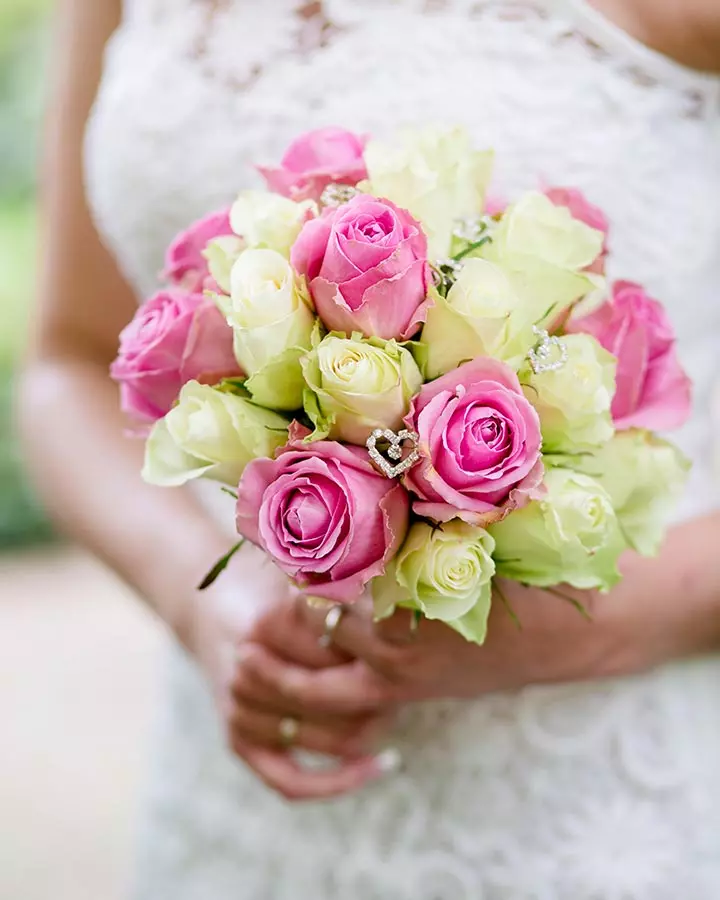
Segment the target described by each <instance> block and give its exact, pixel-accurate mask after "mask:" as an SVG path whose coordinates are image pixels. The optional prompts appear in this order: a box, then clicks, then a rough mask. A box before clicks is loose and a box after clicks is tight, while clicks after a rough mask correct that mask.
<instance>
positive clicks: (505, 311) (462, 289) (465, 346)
mask: <svg viewBox="0 0 720 900" xmlns="http://www.w3.org/2000/svg"><path fill="white" fill-rule="evenodd" d="M534 321H535V320H534V317H533V310H532V309H529V308H528V307H527V306H526V305H525V304H524V303H523V302H522V300H521V299H520V298H519V297H518V295H517V294H516V292H515V290H514V289H513V286H512V284H511V282H510V279H509V278H508V277H507V275H506V273H505V272H503V270H502V269H501V268H500V267H499V266H496V265H494V264H493V263H490V262H487V260H484V259H469V260H467V262H466V263H465V264H464V266H463V268H462V270H461V272H460V275H459V276H458V279H457V281H456V282H455V284H454V285H453V286H452V288H451V289H450V291H449V293H448V295H447V297H445V298H443V297H441V296H440V295H439V294H438V295H436V296H435V303H434V305H433V306H432V307H431V308H430V310H429V312H428V317H427V324H426V325H425V328H424V329H423V332H422V336H421V338H420V341H421V343H423V344H425V345H426V346H427V352H428V362H427V369H428V371H427V374H428V377H429V378H437V376H438V375H444V374H445V373H446V372H449V371H450V370H451V369H454V368H456V367H457V366H458V365H459V364H460V363H461V362H464V361H466V360H469V359H475V357H477V356H492V357H494V358H495V359H500V360H502V361H503V362H506V363H507V364H508V365H509V366H511V367H512V368H513V369H515V370H517V369H519V368H520V366H521V365H522V363H523V361H524V359H525V357H526V356H527V353H528V351H529V349H530V348H531V347H532V346H533V344H534V343H535V341H536V338H535V336H534V333H533V325H534Z"/></svg>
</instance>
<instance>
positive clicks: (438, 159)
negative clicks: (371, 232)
mask: <svg viewBox="0 0 720 900" xmlns="http://www.w3.org/2000/svg"><path fill="white" fill-rule="evenodd" d="M492 160H493V154H492V153H491V152H489V151H486V152H478V151H476V150H474V149H473V146H472V142H471V139H470V135H469V134H468V132H467V131H466V130H465V129H463V128H453V129H441V128H425V129H421V130H417V131H407V132H405V133H403V134H401V135H400V136H399V138H398V140H397V141H394V142H389V143H384V142H380V141H370V142H369V143H368V145H367V147H366V148H365V162H366V164H367V169H368V173H369V181H368V183H367V185H364V187H366V188H367V189H369V192H370V193H372V194H373V195H374V196H376V197H386V198H387V199H388V200H392V202H393V203H395V204H397V205H398V206H400V207H402V208H403V209H407V210H409V211H410V212H411V213H412V214H413V215H414V216H415V217H416V218H417V219H419V220H420V222H421V224H422V226H423V229H424V231H425V233H426V234H427V236H428V241H429V248H430V256H431V258H436V259H439V258H442V257H446V256H447V255H448V253H449V252H450V247H451V244H452V234H453V231H454V229H455V228H456V227H457V225H458V221H459V220H460V219H463V218H469V217H476V216H479V215H480V214H481V213H482V210H483V205H484V202H485V189H486V187H487V184H488V182H489V180H490V173H491V169H492Z"/></svg>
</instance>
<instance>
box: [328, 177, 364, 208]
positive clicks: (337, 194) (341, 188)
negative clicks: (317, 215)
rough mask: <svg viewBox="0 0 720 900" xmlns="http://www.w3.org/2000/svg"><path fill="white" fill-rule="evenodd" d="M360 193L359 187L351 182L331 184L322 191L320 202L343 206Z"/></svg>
mask: <svg viewBox="0 0 720 900" xmlns="http://www.w3.org/2000/svg"><path fill="white" fill-rule="evenodd" d="M359 193H360V191H359V190H358V189H357V188H354V187H352V185H349V184H335V183H333V184H329V185H328V186H327V187H326V188H325V190H324V191H323V192H322V195H321V197H320V203H321V205H322V206H342V205H343V204H344V203H349V202H350V200H352V198H353V197H355V196H357V195H358V194H359Z"/></svg>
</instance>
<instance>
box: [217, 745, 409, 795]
mask: <svg viewBox="0 0 720 900" xmlns="http://www.w3.org/2000/svg"><path fill="white" fill-rule="evenodd" d="M233 750H234V751H235V753H237V755H238V756H240V757H241V758H242V759H243V760H244V761H245V762H246V763H247V765H248V766H249V767H250V768H251V769H252V770H253V771H254V772H255V773H256V775H258V777H259V778H260V779H261V780H262V781H263V782H264V783H265V784H266V785H267V786H268V787H269V788H271V789H272V790H274V791H276V792H277V793H279V794H280V795H281V796H283V797H285V799H286V800H291V801H301V800H325V799H328V798H330V797H337V796H341V795H343V794H349V793H352V792H353V791H357V790H360V788H362V787H364V786H365V785H366V784H368V783H369V782H371V781H375V780H377V779H378V778H382V777H383V776H385V775H387V774H389V773H390V772H392V771H397V769H398V767H399V761H400V760H399V757H398V755H397V754H396V753H395V751H386V752H385V753H381V754H380V755H379V756H376V757H364V758H362V759H357V760H351V761H348V762H345V763H341V764H339V765H338V766H337V767H335V768H332V769H322V770H315V769H313V770H310V769H304V768H303V767H302V766H301V765H300V764H299V763H298V762H297V760H295V759H294V758H293V757H292V755H291V754H290V753H288V752H287V751H280V750H273V749H270V748H267V747H262V746H259V745H257V744H252V743H249V742H247V741H244V740H238V739H236V740H235V741H234V742H233Z"/></svg>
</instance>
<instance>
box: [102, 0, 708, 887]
mask: <svg viewBox="0 0 720 900" xmlns="http://www.w3.org/2000/svg"><path fill="white" fill-rule="evenodd" d="M719 85H720V81H718V79H715V78H712V77H709V76H704V75H701V74H699V73H694V72H692V71H690V70H687V69H685V68H683V67H682V66H679V65H676V64H674V63H671V62H670V61H668V60H666V59H665V58H663V57H661V56H659V55H658V54H656V53H654V52H653V51H651V50H649V49H647V48H644V47H641V46H640V45H638V44H637V43H636V42H634V41H632V39H630V38H628V37H627V36H625V35H623V34H622V33H621V32H619V31H618V30H617V29H616V28H614V26H612V25H610V23H608V22H607V21H606V20H604V19H603V18H602V17H601V16H599V14H597V13H594V12H593V11H592V10H590V9H589V7H587V6H586V5H585V3H583V2H582V0H545V2H538V0H525V2H511V0H506V2H492V0H363V2H362V3H360V2H358V0H326V2H324V3H319V2H307V3H302V2H296V0H265V2H264V3H262V4H260V3H256V2H254V0H135V2H133V3H128V4H127V7H126V12H125V17H124V22H123V24H122V26H121V28H120V29H119V30H118V32H117V33H116V35H115V36H114V38H113V40H112V42H111V44H110V46H109V49H108V55H107V62H106V70H105V76H104V79H103V83H102V85H101V89H100V93H99V96H98V100H97V103H96V106H95V110H94V113H93V116H92V118H91V121H90V124H89V129H88V135H87V182H88V193H89V197H90V201H91V204H92V206H93V208H94V211H95V215H96V219H97V221H98V224H99V226H100V228H101V230H102V231H103V234H104V236H105V238H106V240H107V241H108V243H109V244H110V246H111V247H112V248H113V249H114V251H115V253H116V255H117V258H118V260H119V262H120V264H121V266H122V268H123V270H124V271H125V273H126V274H127V276H128V278H129V279H130V281H131V282H132V283H133V284H134V285H135V287H136V288H137V291H138V294H139V295H143V294H146V293H148V292H150V291H152V290H153V289H154V287H155V284H156V273H157V272H158V271H159V270H160V269H161V266H162V256H163V251H164V248H165V246H166V245H167V244H168V242H169V240H170V239H171V237H172V236H173V235H174V233H175V232H176V231H177V230H179V229H180V228H181V227H183V226H184V225H185V224H187V222H188V221H190V220H191V219H192V218H194V217H196V216H199V215H201V214H203V213H204V212H206V211H207V210H208V209H212V208H215V207H216V206H218V205H220V204H222V203H226V202H229V201H230V200H231V198H232V196H233V194H234V193H235V192H236V191H237V190H238V189H239V188H241V187H243V186H247V185H250V184H253V183H255V182H256V180H257V176H255V175H254V173H253V169H252V166H253V164H254V163H258V162H269V161H274V160H277V158H278V157H279V155H280V154H281V152H282V150H283V148H284V146H285V145H286V144H287V143H288V142H289V140H291V139H292V138H293V137H295V136H296V135H297V134H298V133H300V132H301V131H304V130H307V129H308V128H312V127H318V126H321V125H327V124H339V125H345V126H347V127H351V128H354V129H356V130H358V131H361V132H369V133H375V134H379V135H383V134H386V133H387V132H389V131H391V130H394V129H395V128H396V127H398V126H402V125H404V124H417V123H418V122H421V121H427V120H429V121H433V122H440V123H442V122H446V123H453V124H454V123H457V122H462V123H464V124H466V125H467V126H468V127H469V128H470V129H471V130H472V132H473V134H474V136H475V139H476V141H477V143H478V144H479V145H480V146H483V145H486V146H494V147H495V148H496V150H497V163H498V165H497V176H496V177H497V181H496V184H495V185H494V190H495V192H496V193H498V194H501V195H504V196H507V197H512V196H513V195H514V194H516V193H517V192H518V191H520V190H523V189H526V188H529V187H535V186H536V185H537V183H538V179H541V181H544V182H547V183H554V184H572V185H576V186H578V187H580V188H582V189H583V190H584V191H585V192H586V193H587V194H588V196H589V198H590V199H591V200H593V201H594V202H597V203H598V204H600V205H602V206H603V208H604V209H605V210H606V211H607V212H608V215H609V217H610V220H611V222H612V228H613V231H612V235H611V240H612V244H613V250H614V260H613V265H614V267H615V268H614V271H613V272H612V273H611V275H612V276H614V277H624V278H631V279H636V280H639V281H642V282H644V283H645V284H646V285H647V286H648V288H649V289H650V290H651V291H652V292H654V293H655V294H656V295H657V296H658V297H660V298H662V299H663V301H664V302H666V303H667V305H668V309H669V312H670V314H671V316H672V317H673V318H674V320H675V324H676V326H677V329H678V333H679V337H680V350H681V353H682V355H683V357H684V361H685V363H686V365H687V367H688V369H689V371H690V374H691V376H692V377H693V379H694V381H695V385H696V389H695V394H696V397H695V414H694V417H693V419H692V421H691V422H690V424H689V425H688V426H687V428H686V429H685V430H684V431H683V433H682V434H681V435H680V442H681V444H682V446H683V449H684V450H685V452H686V453H687V454H688V455H689V456H690V457H691V458H692V459H693V461H694V464H695V469H694V475H693V480H692V483H691V486H690V490H689V491H688V495H687V498H686V502H685V506H684V508H683V510H682V511H681V515H682V516H693V515H698V514H700V513H702V512H703V511H705V510H707V509H709V508H712V507H713V506H716V505H717V503H718V497H717V493H714V489H713V487H712V485H713V465H714V458H715V454H716V450H714V449H713V448H714V447H717V443H714V435H713V428H714V427H716V426H714V425H713V418H712V416H711V413H710V409H711V403H712V402H713V399H712V398H713V396H716V387H715V386H716V384H717V382H718V380H720V367H719V366H718V363H717V362H716V358H717V347H718V339H719V337H720V304H719V303H718V300H717V297H718V285H719V284H720V260H718V256H717V247H718V246H720V204H719V203H718V202H717V200H718V198H720V154H719V153H718V149H719V144H720V138H719V137H718V134H719V127H718V125H719V121H720V116H719V115H718V113H719V111H720V102H719V99H718V98H719V97H720V89H719ZM678 602H682V598H679V599H678ZM171 655H172V660H171V663H170V667H169V683H168V688H167V692H168V705H167V707H166V708H165V709H164V711H163V717H162V721H161V723H160V734H159V736H158V745H157V747H158V749H157V766H156V774H155V777H154V780H153V782H152V785H151V791H150V796H149V798H148V806H147V816H146V820H145V827H144V832H143V836H142V840H141V842H140V847H141V858H140V866H139V872H138V881H137V892H136V898H137V900H166V898H167V900H170V898H172V900H196V898H202V900H204V898H206V897H212V898H213V900H231V898H232V900H238V898H244V897H247V898H252V900H290V898H293V900H298V898H304V897H306V896H313V897H315V898H316V900H330V898H333V900H334V898H339V897H341V898H343V900H374V898H381V900H390V898H392V900H677V898H679V897H682V898H685V897H687V898H688V900H716V898H717V897H718V896H720V819H719V818H718V810H719V809H720V774H719V773H718V770H717V760H718V759H719V758H720V704H718V702H717V684H718V683H719V678H720V660H719V659H717V658H708V659H702V660H698V661H695V662H688V663H682V664H674V665H672V666H667V667H663V668H661V669H659V670H657V671H655V672H650V673H647V674H645V675H642V676H639V677H637V678H632V679H622V680H617V681H612V682H607V683H602V684H589V685H568V686H562V687H542V688H538V687H536V688H530V689H527V690H525V691H522V692H519V693H517V694H512V695H499V696H491V697H487V698H483V699H481V700H478V701H474V702H471V703H433V704H426V705H422V706H418V707H415V708H412V709H409V710H407V711H406V712H405V714H404V719H403V722H402V723H401V726H400V728H399V730H398V734H397V735H396V739H395V740H396V743H397V744H398V746H399V747H400V748H401V750H402V751H403V753H404V756H405V759H406V762H407V767H406V770H405V771H404V772H403V773H402V774H401V775H398V776H394V777H392V778H390V779H388V780H386V781H384V782H382V783H380V784H377V785H376V786H374V787H372V788H370V789H368V790H366V791H364V792H363V793H362V794H359V795H357V796H354V797H349V798H345V799H343V800H340V801H335V802H332V803H324V804H317V805H309V806H300V807H292V806H289V805H288V804H286V803H284V802H282V801H281V800H280V799H278V798H277V797H275V796H274V795H272V794H271V793H270V792H268V791H267V790H266V789H265V788H264V787H263V786H262V785H260V784H259V783H258V782H257V781H256V780H255V779H254V777H253V776H252V775H251V774H250V773H248V772H246V771H245V770H244V769H243V768H242V767H241V765H240V764H239V763H237V762H236V761H235V760H233V759H232V758H231V757H230V756H229V755H228V754H227V753H226V751H225V750H224V748H223V743H222V739H221V737H220V734H219V729H218V723H217V720H216V717H215V713H214V710H213V707H212V703H211V700H210V698H209V696H208V695H207V692H206V689H205V687H204V685H203V683H202V681H201V679H200V677H199V675H198V673H197V672H196V671H195V669H194V668H193V665H192V663H191V662H190V661H188V660H187V659H186V658H185V657H184V656H183V655H182V654H181V651H179V650H176V649H173V650H172V653H171Z"/></svg>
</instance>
